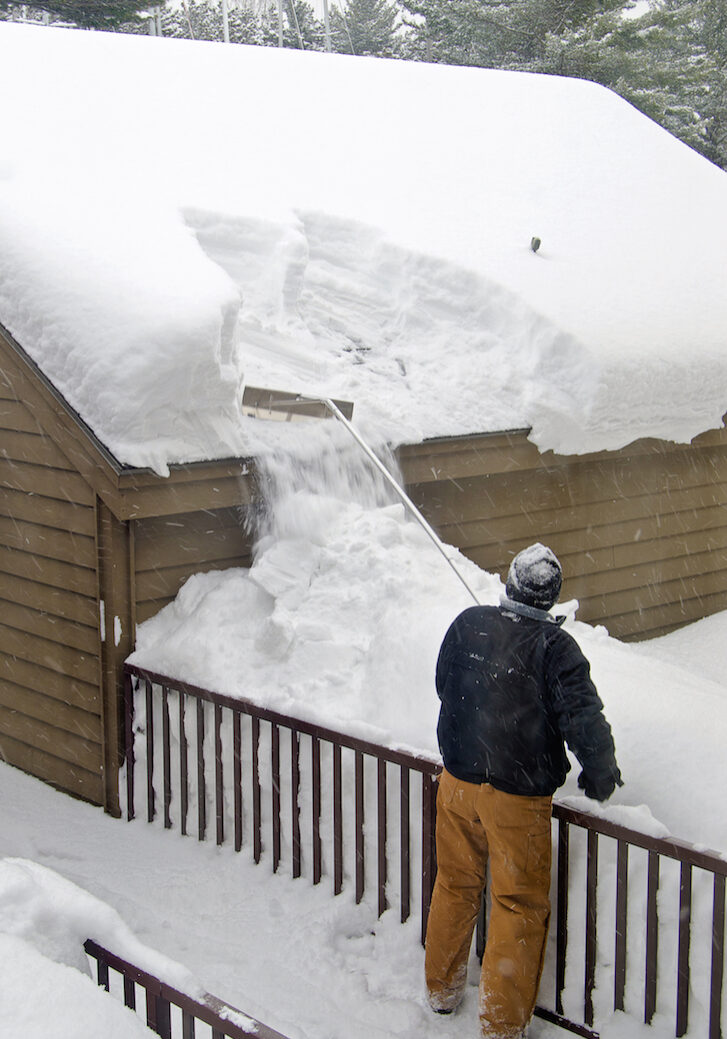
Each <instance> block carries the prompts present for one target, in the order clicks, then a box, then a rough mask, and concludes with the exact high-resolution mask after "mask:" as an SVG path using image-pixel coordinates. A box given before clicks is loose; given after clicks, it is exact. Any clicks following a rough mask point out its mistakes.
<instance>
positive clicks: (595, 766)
mask: <svg viewBox="0 0 727 1039" xmlns="http://www.w3.org/2000/svg"><path fill="white" fill-rule="evenodd" d="M546 680H547V684H548V689H549V692H550V696H551V706H552V708H553V711H554V713H555V716H556V718H557V722H558V727H559V729H560V732H561V735H562V736H563V738H564V740H565V741H566V743H567V744H568V746H569V748H570V749H571V751H572V752H573V753H574V754H575V756H576V757H577V758H578V761H579V762H580V764H581V766H582V768H583V771H582V773H581V775H580V777H579V780H578V785H579V786H580V787H581V788H582V789H583V790H584V791H585V793H586V795H587V796H588V797H593V798H594V799H596V800H598V801H605V800H606V798H607V797H609V796H610V795H611V794H612V793H613V790H614V788H615V786H616V785H618V786H622V785H623V783H622V780H621V773H620V771H619V768H618V765H617V763H616V752H615V748H614V742H613V735H612V733H611V726H610V725H609V724H608V722H607V721H606V719H605V717H604V715H603V703H602V702H601V698H600V697H599V695H598V692H597V691H596V687H595V685H594V684H593V681H592V680H591V671H590V666H589V664H588V661H587V660H586V658H585V657H584V655H583V653H582V652H581V650H580V648H579V646H578V644H577V643H576V641H575V639H573V638H571V636H570V635H568V633H567V632H563V631H559V632H558V636H557V638H555V639H553V640H552V641H551V642H550V644H549V646H548V651H547V653H546Z"/></svg>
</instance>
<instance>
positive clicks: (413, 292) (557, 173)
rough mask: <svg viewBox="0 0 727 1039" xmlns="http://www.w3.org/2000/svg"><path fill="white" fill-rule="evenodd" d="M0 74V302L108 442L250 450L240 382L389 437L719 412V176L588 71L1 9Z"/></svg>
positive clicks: (129, 458) (142, 455)
mask: <svg viewBox="0 0 727 1039" xmlns="http://www.w3.org/2000/svg"><path fill="white" fill-rule="evenodd" d="M21 84H22V86H21ZM0 92H1V93H2V96H3V97H5V98H9V97H12V98H13V101H12V104H7V105H5V106H4V113H3V132H2V135H1V139H0V323H1V324H3V325H4V326H5V327H6V328H7V329H8V330H9V331H10V332H11V333H12V334H13V335H14V336H15V337H16V339H17V340H18V341H19V342H20V343H21V345H22V346H23V347H24V348H25V349H26V350H27V351H28V353H29V354H30V355H31V356H32V357H33V358H34V360H35V361H36V362H37V363H38V364H39V365H40V366H41V368H42V369H43V371H44V372H45V373H46V375H47V376H48V377H49V378H51V379H52V380H53V382H54V383H55V384H56V385H57V386H58V388H59V389H60V390H61V392H63V393H64V395H65V396H66V397H67V399H68V400H69V402H70V403H71V404H72V405H73V406H74V407H75V408H76V409H77V410H78V411H79V413H80V414H81V416H82V417H83V418H84V419H85V421H86V422H87V423H88V424H89V425H90V426H91V427H92V428H93V430H94V431H95V433H96V434H97V435H98V437H99V438H100V439H101V440H102V441H103V442H104V443H105V444H106V445H107V447H109V449H110V450H111V451H113V453H114V454H115V455H116V456H117V457H118V458H119V459H120V460H121V461H122V462H124V463H126V464H131V465H152V466H153V467H155V468H157V469H158V470H159V471H164V470H165V467H166V465H167V464H169V463H172V462H181V461H191V460H195V459H202V458H216V457H223V456H228V455H231V454H249V453H251V452H252V450H254V445H255V436H259V435H260V434H259V432H258V431H257V430H256V432H255V434H253V432H252V429H251V425H252V423H253V421H254V420H250V419H242V418H241V417H240V414H239V408H238V402H239V395H240V385H241V382H242V381H246V382H248V383H255V384H258V385H260V384H262V385H268V386H274V387H276V388H285V389H286V390H290V391H294V392H304V393H305V392H307V393H312V394H314V395H316V396H318V395H326V396H329V395H330V396H335V397H339V398H343V399H348V400H352V401H354V403H355V408H356V410H355V417H356V419H357V421H358V422H359V423H361V424H362V425H364V426H366V425H372V426H375V427H376V429H377V432H378V433H379V434H383V435H385V436H386V437H388V438H389V439H390V440H392V441H395V442H404V441H418V440H421V439H424V438H426V437H430V436H439V435H458V434H463V433H473V432H485V431H494V430H499V429H508V428H510V429H511V428H515V427H528V426H532V433H531V436H532V438H533V439H534V441H535V442H536V443H537V444H538V445H539V446H540V447H542V448H552V449H554V450H556V451H559V452H565V453H570V452H584V451H589V450H598V449H608V448H616V447H620V446H623V445H624V444H626V443H628V442H629V441H631V440H633V439H635V438H636V437H639V436H645V435H652V436H661V437H665V438H668V439H674V440H683V441H684V440H689V439H691V437H693V436H694V435H695V434H697V433H699V432H700V431H702V430H705V429H708V428H714V427H716V426H718V425H720V424H721V418H722V415H723V414H724V412H725V410H727V389H725V387H727V292H725V285H726V284H727V261H726V260H725V250H724V242H725V241H727V176H726V175H725V173H724V172H723V171H721V170H719V169H717V168H716V167H714V166H712V165H711V164H710V163H708V162H707V161H706V160H705V159H703V158H701V157H700V156H699V155H697V154H696V153H694V152H692V151H690V150H689V149H688V148H686V147H685V146H684V145H682V144H680V143H679V142H678V141H676V140H675V139H674V138H673V137H671V136H670V135H669V134H667V133H666V132H665V131H663V130H662V129H660V128H659V127H658V126H656V125H655V124H654V123H652V122H650V121H649V120H648V119H646V118H645V117H644V116H642V115H640V114H639V113H638V112H637V111H636V110H635V109H634V108H632V107H631V106H630V105H628V104H627V103H626V102H624V101H622V100H621V99H619V98H618V97H617V96H616V95H615V94H613V93H611V92H609V91H607V90H605V89H603V88H601V87H598V86H596V85H594V84H590V83H587V82H584V81H575V80H567V79H562V78H555V77H545V76H534V75H528V74H520V73H510V72H499V71H490V70H482V69H467V68H453V67H445V66H431V65H426V64H423V63H410V62H399V61H385V60H380V59H367V58H351V57H345V56H339V55H326V54H312V53H301V52H297V51H278V50H276V49H270V48H248V47H238V46H227V47H225V46H224V45H223V44H203V43H194V42H188V41H178V40H159V39H153V38H147V37H132V36H122V35H113V34H104V33H95V32H80V31H71V30H56V29H50V28H39V27H30V26H21V25H13V24H7V23H5V24H2V25H0ZM533 237H537V238H539V239H540V240H541V245H540V248H539V249H538V251H537V252H534V251H533V249H532V248H531V240H532V239H533ZM259 425H260V424H259V423H258V426H259Z"/></svg>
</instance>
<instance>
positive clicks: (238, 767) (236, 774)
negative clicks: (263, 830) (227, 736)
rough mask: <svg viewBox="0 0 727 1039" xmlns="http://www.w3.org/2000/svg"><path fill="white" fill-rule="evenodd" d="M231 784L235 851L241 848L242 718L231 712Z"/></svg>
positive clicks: (237, 712) (238, 714)
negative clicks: (232, 789) (232, 790)
mask: <svg viewBox="0 0 727 1039" xmlns="http://www.w3.org/2000/svg"><path fill="white" fill-rule="evenodd" d="M232 773H233V775H232V783H233V786H234V803H235V851H240V849H241V848H242V718H241V716H240V712H239V711H233V712H232Z"/></svg>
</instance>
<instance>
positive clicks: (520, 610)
mask: <svg viewBox="0 0 727 1039" xmlns="http://www.w3.org/2000/svg"><path fill="white" fill-rule="evenodd" d="M500 606H501V608H502V609H503V610H507V611H508V612H509V613H517V614H519V615H520V616H521V617H529V618H530V619H531V620H534V621H545V622H546V623H548V624H557V625H559V626H560V625H561V624H562V623H563V621H564V620H565V617H554V616H553V614H552V613H550V612H549V611H548V610H539V609H538V607H537V606H529V605H528V603H525V602H516V601H515V599H508V597H507V596H506V595H501V596H500Z"/></svg>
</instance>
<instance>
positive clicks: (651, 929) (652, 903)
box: [644, 851, 659, 1025]
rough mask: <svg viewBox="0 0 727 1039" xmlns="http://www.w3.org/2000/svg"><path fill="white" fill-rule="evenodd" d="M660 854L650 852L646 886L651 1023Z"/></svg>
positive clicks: (647, 1014)
mask: <svg viewBox="0 0 727 1039" xmlns="http://www.w3.org/2000/svg"><path fill="white" fill-rule="evenodd" d="M658 891H659V854H658V852H655V851H650V852H649V865H648V879H647V888H646V980H645V985H644V989H645V992H644V1021H645V1023H646V1024H647V1025H650V1024H651V1022H652V1019H653V1017H654V1014H655V1013H656V979H657V958H658V953H659V914H658V908H657V902H656V898H657V894H658Z"/></svg>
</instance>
